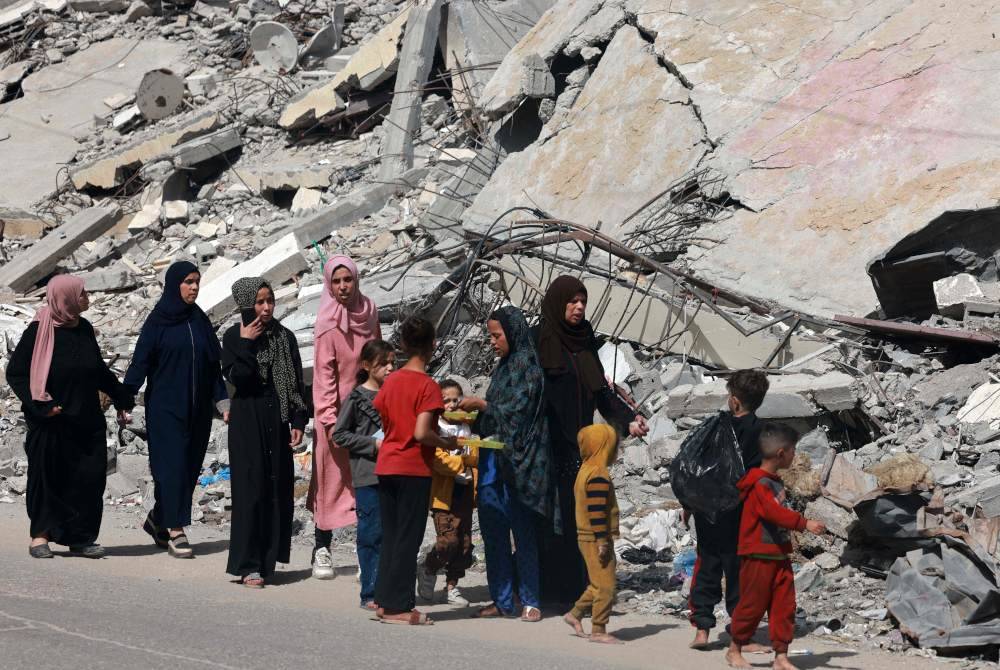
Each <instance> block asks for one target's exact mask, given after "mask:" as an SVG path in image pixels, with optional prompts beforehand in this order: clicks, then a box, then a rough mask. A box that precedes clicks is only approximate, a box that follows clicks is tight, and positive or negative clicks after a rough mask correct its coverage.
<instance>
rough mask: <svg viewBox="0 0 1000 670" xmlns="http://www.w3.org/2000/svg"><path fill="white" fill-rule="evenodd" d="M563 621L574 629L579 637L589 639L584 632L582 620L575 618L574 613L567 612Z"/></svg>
mask: <svg viewBox="0 0 1000 670" xmlns="http://www.w3.org/2000/svg"><path fill="white" fill-rule="evenodd" d="M563 621H565V622H566V624H567V625H568V626H569V627H570V628H572V629H573V631H574V634H575V635H576V636H577V637H587V634H586V633H584V632H583V624H582V623H580V620H579V619H577V618H576V617H575V616H573V613H572V612H566V616H564V617H563Z"/></svg>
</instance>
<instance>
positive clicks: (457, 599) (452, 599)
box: [448, 586, 469, 607]
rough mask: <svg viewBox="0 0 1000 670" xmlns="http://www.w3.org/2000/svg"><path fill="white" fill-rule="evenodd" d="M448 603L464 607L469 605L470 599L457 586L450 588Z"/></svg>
mask: <svg viewBox="0 0 1000 670" xmlns="http://www.w3.org/2000/svg"><path fill="white" fill-rule="evenodd" d="M448 604H449V605H461V606H462V607H468V605H469V601H468V600H467V599H466V598H465V596H463V595H462V592H461V591H459V590H458V587H457V586H456V587H455V588H453V589H449V590H448Z"/></svg>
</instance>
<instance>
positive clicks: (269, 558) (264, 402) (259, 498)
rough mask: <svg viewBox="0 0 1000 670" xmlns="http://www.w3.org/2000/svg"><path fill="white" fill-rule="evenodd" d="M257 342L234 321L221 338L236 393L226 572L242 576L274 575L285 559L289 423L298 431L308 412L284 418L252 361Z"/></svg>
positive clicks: (292, 344) (298, 368) (290, 479)
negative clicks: (247, 336)
mask: <svg viewBox="0 0 1000 670" xmlns="http://www.w3.org/2000/svg"><path fill="white" fill-rule="evenodd" d="M275 327H277V328H281V335H284V336H285V337H287V338H288V339H289V348H290V351H291V354H292V363H293V365H294V367H295V374H296V377H297V378H298V381H299V393H300V394H301V395H302V397H303V398H305V397H306V394H305V384H304V383H303V379H302V360H301V358H300V357H299V349H298V344H297V343H296V341H295V335H293V334H292V332H291V331H290V330H288V329H287V328H285V327H284V326H281V325H279V324H276V326H275ZM262 340H263V337H261V338H259V339H258V340H246V339H243V338H241V337H240V327H239V325H235V326H233V327H232V328H230V329H229V330H227V331H226V333H225V335H223V337H222V372H223V375H225V377H226V379H227V380H228V381H229V383H231V384H232V385H233V386H234V387H235V389H236V391H235V393H233V396H232V398H231V400H230V406H229V465H230V470H231V473H232V474H231V477H232V495H233V519H232V530H231V532H230V538H229V562H228V564H227V567H226V572H228V573H229V574H231V575H236V576H239V577H245V576H247V575H249V574H252V573H254V572H257V573H260V575H261V576H262V577H265V578H266V577H269V576H271V575H273V574H274V566H275V563H288V561H289V554H290V551H291V542H292V511H293V505H294V500H293V497H294V493H293V486H294V483H295V477H294V469H293V464H292V449H291V447H290V446H289V443H290V442H291V431H290V428H297V429H299V430H302V429H303V428H305V425H306V421H307V420H308V416H309V415H308V411H293V412H292V416H291V417H290V424H291V425H289V423H286V422H283V421H282V420H281V408H280V406H279V401H278V395H277V393H276V391H275V389H274V384H273V383H272V381H271V374H270V371H268V375H267V377H268V381H267V382H266V383H265V382H263V381H262V378H261V375H260V372H259V368H258V365H259V363H258V362H257V355H256V351H257V350H256V347H258V346H260V344H261V342H262Z"/></svg>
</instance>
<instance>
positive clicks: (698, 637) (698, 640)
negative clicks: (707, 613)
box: [688, 628, 708, 650]
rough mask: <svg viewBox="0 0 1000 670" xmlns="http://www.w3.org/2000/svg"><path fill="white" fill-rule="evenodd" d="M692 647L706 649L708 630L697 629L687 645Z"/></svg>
mask: <svg viewBox="0 0 1000 670" xmlns="http://www.w3.org/2000/svg"><path fill="white" fill-rule="evenodd" d="M688 646H689V647H691V648H692V649H698V650H701V649H708V631H707V630H702V629H701V628H699V629H698V632H697V633H695V634H694V640H692V641H691V644H689V645H688Z"/></svg>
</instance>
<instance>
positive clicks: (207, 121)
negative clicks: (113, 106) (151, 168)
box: [70, 112, 221, 190]
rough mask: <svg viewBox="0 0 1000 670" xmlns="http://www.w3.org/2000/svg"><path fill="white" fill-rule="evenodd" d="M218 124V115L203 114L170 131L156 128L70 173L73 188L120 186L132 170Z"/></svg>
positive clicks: (214, 127)
mask: <svg viewBox="0 0 1000 670" xmlns="http://www.w3.org/2000/svg"><path fill="white" fill-rule="evenodd" d="M220 123H221V116H220V115H219V114H218V113H216V112H206V113H205V114H202V115H199V116H197V117H195V118H194V119H191V120H187V121H185V122H184V123H181V124H180V125H177V126H175V127H173V128H170V129H159V128H157V129H155V130H154V131H151V132H152V133H155V134H151V135H148V136H144V137H141V138H139V139H136V140H134V141H133V143H131V144H129V145H128V146H126V147H125V148H123V149H121V150H119V151H117V152H114V153H112V154H110V155H107V156H104V157H103V158H99V159H97V160H95V161H93V162H91V163H87V164H86V165H84V166H82V167H79V168H77V169H75V170H73V171H71V172H70V178H71V179H72V180H73V186H74V188H76V189H77V190H83V189H86V188H99V189H111V188H114V187H115V186H120V185H121V184H122V183H123V181H124V180H125V178H126V177H127V176H128V175H131V174H133V172H134V170H135V169H137V168H139V167H140V166H142V165H143V164H145V163H147V162H150V161H153V160H155V159H156V158H158V157H160V156H162V155H164V154H165V153H166V152H168V151H169V150H170V149H172V148H173V147H175V146H177V145H178V144H181V143H183V142H187V141H188V140H190V139H192V138H195V137H198V136H200V135H204V134H205V133H208V132H211V131H213V130H215V129H216V128H217V127H218V126H219V124H220Z"/></svg>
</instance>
